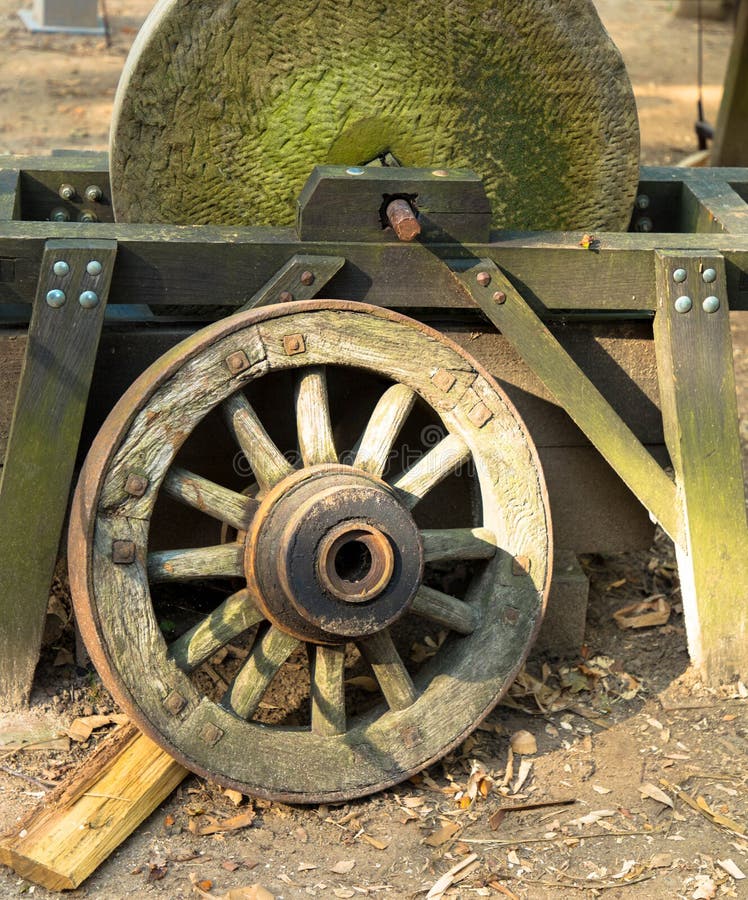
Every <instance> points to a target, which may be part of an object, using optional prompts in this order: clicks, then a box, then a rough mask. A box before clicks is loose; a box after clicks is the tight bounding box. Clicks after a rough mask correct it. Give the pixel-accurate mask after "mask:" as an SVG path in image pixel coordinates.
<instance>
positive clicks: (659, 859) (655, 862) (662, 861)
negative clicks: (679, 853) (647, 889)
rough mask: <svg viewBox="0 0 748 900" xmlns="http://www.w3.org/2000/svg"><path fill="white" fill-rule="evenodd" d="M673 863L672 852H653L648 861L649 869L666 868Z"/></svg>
mask: <svg viewBox="0 0 748 900" xmlns="http://www.w3.org/2000/svg"><path fill="white" fill-rule="evenodd" d="M672 864H673V854H672V853H655V855H654V856H653V857H652V859H650V861H649V868H650V869H668V868H670V866H672Z"/></svg>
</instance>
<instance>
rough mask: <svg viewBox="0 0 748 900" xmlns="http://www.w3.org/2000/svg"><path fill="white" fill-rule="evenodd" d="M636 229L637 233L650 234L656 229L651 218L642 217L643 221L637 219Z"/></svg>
mask: <svg viewBox="0 0 748 900" xmlns="http://www.w3.org/2000/svg"><path fill="white" fill-rule="evenodd" d="M634 227H635V228H636V230H637V231H643V232H645V233H649V232H650V231H652V229H653V228H654V224H653V223H652V220H651V219H650V218H649V216H642V217H641V219H637V221H636V224H635V226H634Z"/></svg>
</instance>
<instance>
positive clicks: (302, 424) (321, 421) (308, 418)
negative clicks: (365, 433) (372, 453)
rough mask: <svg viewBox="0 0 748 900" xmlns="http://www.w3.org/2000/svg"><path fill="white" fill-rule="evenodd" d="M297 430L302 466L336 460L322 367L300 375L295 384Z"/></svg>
mask: <svg viewBox="0 0 748 900" xmlns="http://www.w3.org/2000/svg"><path fill="white" fill-rule="evenodd" d="M296 427H297V430H298V436H299V449H300V450H301V458H302V460H303V462H304V465H305V466H314V465H317V464H319V463H334V462H337V461H338V456H337V453H336V451H335V441H334V439H333V436H332V424H331V423H330V402H329V400H328V397H327V378H326V376H325V367H324V366H312V367H311V368H308V369H302V370H301V371H300V372H299V377H298V381H297V383H296Z"/></svg>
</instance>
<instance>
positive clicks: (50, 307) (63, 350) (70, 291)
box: [0, 240, 117, 709]
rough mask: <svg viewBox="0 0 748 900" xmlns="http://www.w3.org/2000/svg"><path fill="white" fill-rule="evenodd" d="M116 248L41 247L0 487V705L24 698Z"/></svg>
mask: <svg viewBox="0 0 748 900" xmlns="http://www.w3.org/2000/svg"><path fill="white" fill-rule="evenodd" d="M116 253H117V243H116V241H84V240H67V241H63V240H56V241H47V243H46V245H45V249H44V255H43V257H42V261H41V267H40V270H39V273H40V274H39V280H38V283H37V289H36V298H35V300H34V306H33V310H32V315H31V324H30V326H29V332H28V339H27V344H26V353H25V356H24V360H23V368H22V370H21V378H20V381H19V385H18V392H17V394H16V402H15V407H14V410H13V421H12V424H11V429H10V436H9V438H8V446H7V451H6V454H5V464H4V466H3V471H2V480H0V547H2V556H1V557H0V647H2V653H1V654H0V708H3V707H5V708H11V709H12V708H17V707H18V706H19V705H20V704H22V703H25V702H27V701H28V698H29V695H30V693H31V684H32V680H33V676H34V669H35V668H36V663H37V660H38V657H39V648H40V645H41V637H42V632H43V630H44V620H45V614H46V611H47V601H48V598H49V587H50V584H51V582H52V576H53V572H54V567H55V562H56V559H57V551H58V547H59V543H60V535H61V532H62V525H63V521H64V519H65V515H66V512H67V507H68V499H69V494H70V486H71V481H72V477H73V469H74V466H75V457H76V453H77V451H78V442H79V440H80V434H81V427H82V425H83V416H84V413H85V411H86V404H87V402H88V393H89V389H90V385H91V377H92V374H93V367H94V362H95V360H96V352H97V350H98V346H99V337H100V334H101V326H102V322H103V321H104V312H105V310H106V304H107V298H108V296H109V287H110V284H111V279H112V272H113V269H114V259H115V256H116Z"/></svg>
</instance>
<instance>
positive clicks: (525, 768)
mask: <svg viewBox="0 0 748 900" xmlns="http://www.w3.org/2000/svg"><path fill="white" fill-rule="evenodd" d="M530 769H532V760H531V759H523V760H522V762H521V763H520V764H519V772H517V780H516V781H515V782H514V784H513V785H512V793H513V794H516V793H517V792H518V791H519V790H520V789H521V787H522V785H523V784H524V783H525V782H526V781H527V777H528V775H529V774H530Z"/></svg>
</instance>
